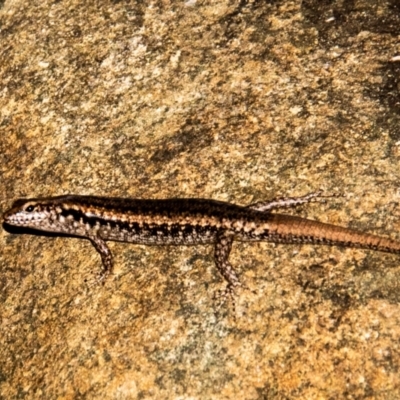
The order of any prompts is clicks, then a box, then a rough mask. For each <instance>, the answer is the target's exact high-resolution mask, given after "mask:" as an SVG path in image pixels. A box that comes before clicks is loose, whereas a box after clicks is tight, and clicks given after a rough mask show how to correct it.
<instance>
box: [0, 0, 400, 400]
mask: <svg viewBox="0 0 400 400" xmlns="http://www.w3.org/2000/svg"><path fill="white" fill-rule="evenodd" d="M0 43H1V46H0V183H1V186H0V188H1V189H0V213H2V212H3V211H4V210H5V209H7V208H8V207H9V206H10V205H11V203H12V201H13V200H14V199H16V198H19V197H26V196H28V197H38V196H52V195H61V194H66V193H76V194H94V195H107V196H120V197H139V198H167V197H207V198H214V199H219V200H226V201H231V202H234V203H237V204H248V203H250V202H255V201H262V200H265V199H268V198H273V197H276V196H282V195H293V196H296V195H303V194H306V193H308V192H312V191H316V190H318V189H323V190H324V191H326V192H328V193H332V192H340V193H343V194H345V195H346V196H345V197H343V198H338V199H334V200H332V201H329V202H327V203H326V204H312V205H309V206H307V207H300V208H299V209H296V210H292V211H291V210H289V212H291V213H293V214H296V215H302V216H306V217H308V218H313V219H317V220H321V221H324V222H330V223H334V224H338V225H343V226H351V227H355V228H358V229H361V230H367V231H371V232H374V233H378V234H381V235H385V236H390V237H392V238H398V239H400V234H399V232H398V231H399V230H400V206H399V202H400V190H399V184H400V163H399V158H400V128H399V127H400V5H399V2H398V1H397V0H378V1H369V0H360V1H341V0H332V1H319V0H304V1H302V2H301V1H300V0H296V1H283V0H277V1H276V0H274V1H272V0H271V1H254V0H253V1H251V0H214V1H208V0H186V1H168V0H154V1H107V0H104V1H91V0H89V1H85V2H83V1H78V0H65V1H57V0H53V1H50V0H40V1H38V0H32V1H23V0H6V1H0ZM110 247H111V249H112V251H113V253H114V254H115V256H116V257H115V271H114V275H113V276H112V277H111V279H109V280H108V281H107V282H106V284H105V285H104V286H94V287H92V286H89V285H88V284H87V283H85V280H90V278H91V277H93V275H94V274H96V272H98V270H99V268H100V259H99V256H98V255H97V254H96V253H95V252H94V251H93V249H92V248H91V245H90V243H88V242H87V241H84V240H78V239H74V238H61V237H46V236H41V235H17V234H15V233H13V232H7V231H6V230H4V229H0V271H1V272H0V277H1V279H0V284H1V288H0V298H1V307H0V323H1V325H0V337H1V342H2V345H1V346H0V397H1V398H5V399H6V398H7V399H11V398H21V399H31V398H47V399H56V398H57V399H94V398H99V399H100V398H101V399H136V398H137V399H218V400H219V399H232V398H240V399H246V400H247V399H289V398H290V399H295V398H298V399H343V398H348V399H361V398H362V399H397V398H399V397H400V374H399V367H400V290H399V288H400V259H399V257H396V256H393V255H387V254H382V253H374V252H371V251H362V250H351V249H341V248H335V247H332V248H329V247H323V246H320V247H318V246H311V245H307V246H297V245H276V246H274V245H271V244H267V243H260V244H235V245H234V247H233V251H232V255H231V257H230V260H231V262H232V264H233V265H234V266H235V267H236V268H237V269H238V272H239V275H240V277H241V280H242V282H243V283H245V285H247V286H248V288H249V289H250V290H243V291H241V292H240V295H239V297H238V299H237V304H238V313H237V314H238V315H237V316H236V318H235V316H234V315H233V312H232V310H230V308H229V307H223V308H222V309H221V310H220V312H219V313H216V311H215V310H216V307H215V302H214V301H213V293H215V291H216V290H218V289H221V287H222V286H223V283H222V279H221V277H220V276H219V275H218V271H217V270H216V268H215V266H214V262H213V255H212V248H211V247H210V246H196V247H150V246H147V247H146V246H138V245H127V244H122V243H110Z"/></svg>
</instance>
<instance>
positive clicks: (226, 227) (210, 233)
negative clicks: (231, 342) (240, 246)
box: [3, 192, 400, 297]
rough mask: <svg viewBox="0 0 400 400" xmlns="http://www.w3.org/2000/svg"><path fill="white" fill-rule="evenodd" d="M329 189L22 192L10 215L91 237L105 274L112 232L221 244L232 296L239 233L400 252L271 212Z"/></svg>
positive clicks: (386, 242) (243, 237)
mask: <svg viewBox="0 0 400 400" xmlns="http://www.w3.org/2000/svg"><path fill="white" fill-rule="evenodd" d="M323 197H324V196H322V195H321V193H320V192H318V193H311V194H308V195H306V196H303V197H297V198H280V199H275V200H271V201H269V202H260V203H255V204H251V205H249V206H247V207H242V206H238V205H235V204H231V203H226V202H221V201H215V200H207V199H165V200H141V199H123V198H108V197H94V196H75V195H66V196H59V197H48V198H40V199H20V200H17V201H16V202H15V203H14V204H13V206H12V207H11V209H10V210H8V211H7V212H6V213H4V216H3V218H4V223H5V224H6V225H11V226H19V227H26V228H31V229H35V230H38V231H44V232H53V233H62V234H67V235H71V236H78V237H84V238H87V239H89V240H90V241H91V242H92V244H93V245H94V247H95V248H96V250H97V251H98V252H99V253H100V255H101V258H102V262H103V271H102V273H101V275H100V278H99V280H101V281H102V280H104V278H105V277H106V276H107V275H108V274H109V273H110V272H111V269H112V255H111V252H110V250H109V248H108V246H107V244H106V241H108V240H112V241H120V242H128V243H139V244H148V245H196V244H214V246H215V263H216V266H217V268H218V270H219V271H220V273H221V274H222V276H223V277H224V278H225V280H226V281H227V282H228V286H227V289H226V290H225V292H224V296H226V295H229V296H231V297H232V295H233V293H234V290H235V288H237V287H239V286H240V282H239V278H238V276H237V274H236V272H235V270H234V269H233V267H232V266H231V264H230V263H229V260H228V257H229V253H230V251H231V247H232V242H233V241H234V240H238V241H250V242H256V241H267V242H275V243H298V244H301V243H309V244H324V245H337V246H344V247H357V248H362V249H371V250H376V251H383V252H388V253H396V254H400V242H398V241H395V240H391V239H388V238H383V237H380V236H376V235H372V234H368V233H364V232H359V231H356V230H352V229H348V228H342V227H339V226H335V225H330V224H324V223H321V222H317V221H311V220H308V219H305V218H300V217H295V216H291V215H283V214H275V213H271V212H270V211H271V210H273V209H276V208H290V207H296V206H297V205H299V204H304V203H308V202H313V201H318V200H320V199H321V198H323ZM326 197H328V196H326Z"/></svg>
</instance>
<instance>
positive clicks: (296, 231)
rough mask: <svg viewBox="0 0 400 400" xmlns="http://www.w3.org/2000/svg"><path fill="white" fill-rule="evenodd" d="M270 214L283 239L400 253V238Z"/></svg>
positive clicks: (272, 228) (272, 227) (274, 230)
mask: <svg viewBox="0 0 400 400" xmlns="http://www.w3.org/2000/svg"><path fill="white" fill-rule="evenodd" d="M270 217H271V219H270V220H269V225H270V230H269V233H270V235H272V236H275V235H276V236H277V237H278V238H279V240H276V241H279V242H281V243H319V244H326V245H336V246H345V247H355V248H360V249H371V250H376V251H383V252H386V253H395V254H400V241H396V240H392V239H389V238H384V237H381V236H377V235H372V234H369V233H365V232H360V231H357V230H353V229H349V228H343V227H340V226H335V225H330V224H325V223H322V222H318V221H312V220H308V219H304V218H300V217H295V216H292V215H283V214H271V215H270ZM276 236H275V239H276Z"/></svg>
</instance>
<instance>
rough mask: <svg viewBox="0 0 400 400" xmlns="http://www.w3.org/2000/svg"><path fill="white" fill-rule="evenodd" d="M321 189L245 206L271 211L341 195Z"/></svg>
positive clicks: (251, 208)
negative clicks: (297, 195)
mask: <svg viewBox="0 0 400 400" xmlns="http://www.w3.org/2000/svg"><path fill="white" fill-rule="evenodd" d="M322 193H323V192H322V190H319V191H318V192H313V193H308V194H306V195H305V196H300V197H278V198H276V199H273V200H269V201H260V202H257V203H253V204H249V205H248V206H247V207H246V208H249V209H250V210H256V211H261V212H265V211H271V210H274V209H277V208H289V207H297V206H299V205H301V204H306V203H315V202H317V201H322V202H323V201H325V200H326V199H328V198H333V197H341V196H342V195H340V194H331V195H326V194H325V195H324V194H322Z"/></svg>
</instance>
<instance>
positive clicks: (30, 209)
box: [25, 206, 35, 212]
mask: <svg viewBox="0 0 400 400" xmlns="http://www.w3.org/2000/svg"><path fill="white" fill-rule="evenodd" d="M34 209H35V207H33V206H28V207H26V209H25V211H27V212H32V211H33V210H34Z"/></svg>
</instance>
